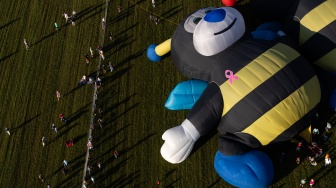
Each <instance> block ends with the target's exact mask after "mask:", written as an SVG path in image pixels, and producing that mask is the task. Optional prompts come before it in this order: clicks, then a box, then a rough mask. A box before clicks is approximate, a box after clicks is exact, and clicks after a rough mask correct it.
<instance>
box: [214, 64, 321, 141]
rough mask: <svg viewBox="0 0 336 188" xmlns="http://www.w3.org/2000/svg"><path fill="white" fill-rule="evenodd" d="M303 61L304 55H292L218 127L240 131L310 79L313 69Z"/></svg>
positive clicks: (232, 131) (233, 109) (222, 129)
mask: <svg viewBox="0 0 336 188" xmlns="http://www.w3.org/2000/svg"><path fill="white" fill-rule="evenodd" d="M304 62H305V60H304V59H303V57H299V58H297V59H295V60H294V61H292V62H290V63H289V64H288V65H287V66H285V67H284V68H283V69H282V70H280V71H278V72H277V73H276V74H275V75H273V76H272V77H271V78H270V79H268V80H266V81H265V82H264V83H262V84H261V85H260V86H259V87H257V88H256V89H255V90H253V91H252V92H251V93H249V94H248V95H247V96H246V97H245V98H244V99H242V100H241V101H239V102H238V103H237V104H236V105H235V106H234V107H233V108H231V110H229V111H228V112H227V113H226V114H225V115H224V117H222V120H221V124H222V125H224V126H219V128H218V131H219V132H220V133H221V134H225V133H226V132H231V133H235V132H241V131H242V130H244V129H245V128H246V127H249V126H250V125H251V124H253V122H255V121H256V120H257V119H258V118H260V117H261V116H262V115H264V114H265V113H266V112H267V111H269V110H270V109H272V108H273V107H274V106H275V105H277V104H278V103H279V102H281V101H282V100H284V99H285V98H286V97H288V96H289V95H290V94H291V93H293V92H294V91H295V90H297V89H298V88H299V87H301V86H302V85H303V84H304V83H306V82H307V81H308V80H309V79H311V78H312V77H313V76H314V75H315V72H314V70H313V69H312V67H311V66H310V65H309V64H306V63H304ZM270 63H271V62H270ZM224 102H225V101H224ZM244 136H246V135H244ZM247 137H248V136H247ZM252 147H253V146H252ZM255 147H257V146H255Z"/></svg>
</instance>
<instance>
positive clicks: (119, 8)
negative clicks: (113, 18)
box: [117, 4, 122, 14]
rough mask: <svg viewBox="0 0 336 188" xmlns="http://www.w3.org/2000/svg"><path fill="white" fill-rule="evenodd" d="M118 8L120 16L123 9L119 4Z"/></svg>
mask: <svg viewBox="0 0 336 188" xmlns="http://www.w3.org/2000/svg"><path fill="white" fill-rule="evenodd" d="M117 8H118V12H119V14H120V13H121V11H122V7H121V5H120V4H119V5H118V7H117Z"/></svg>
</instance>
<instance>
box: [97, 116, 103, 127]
mask: <svg viewBox="0 0 336 188" xmlns="http://www.w3.org/2000/svg"><path fill="white" fill-rule="evenodd" d="M97 121H98V123H99V126H100V128H101V129H103V120H102V119H101V118H99V119H98V120H97Z"/></svg>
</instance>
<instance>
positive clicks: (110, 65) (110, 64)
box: [109, 62, 113, 72]
mask: <svg viewBox="0 0 336 188" xmlns="http://www.w3.org/2000/svg"><path fill="white" fill-rule="evenodd" d="M109 67H110V70H111V72H112V71H113V66H112V63H111V62H109Z"/></svg>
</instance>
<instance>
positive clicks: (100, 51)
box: [99, 50, 105, 60]
mask: <svg viewBox="0 0 336 188" xmlns="http://www.w3.org/2000/svg"><path fill="white" fill-rule="evenodd" d="M99 55H100V57H101V58H102V59H103V60H104V59H105V56H104V51H103V50H99Z"/></svg>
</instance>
